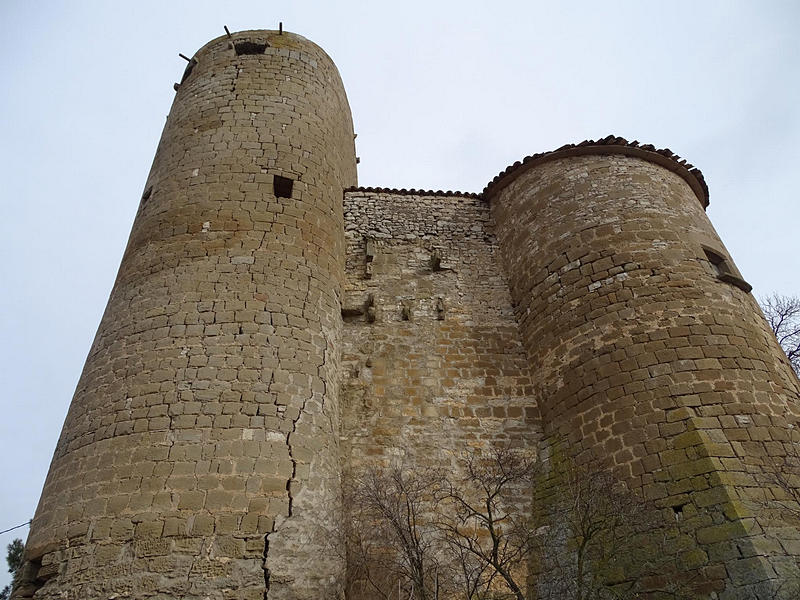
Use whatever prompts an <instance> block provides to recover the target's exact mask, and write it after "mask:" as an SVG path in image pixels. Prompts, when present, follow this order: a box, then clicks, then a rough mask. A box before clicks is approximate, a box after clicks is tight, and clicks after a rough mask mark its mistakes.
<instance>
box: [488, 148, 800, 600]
mask: <svg viewBox="0 0 800 600" xmlns="http://www.w3.org/2000/svg"><path fill="white" fill-rule="evenodd" d="M625 152H626V150H625V149H624V148H618V149H617V151H616V154H611V155H607V156H602V155H601V153H600V152H599V151H596V153H593V152H592V151H589V150H587V151H586V153H585V155H582V156H572V157H565V158H560V159H559V158H558V157H557V156H556V157H554V158H552V160H545V161H543V162H541V163H540V164H536V165H533V166H531V167H529V168H525V167H523V168H522V169H520V171H519V172H518V173H517V174H516V176H515V177H514V178H512V179H511V180H510V181H509V182H508V183H507V184H506V185H505V186H501V187H500V189H496V190H495V191H494V192H493V193H492V197H491V199H490V202H491V205H492V213H493V215H494V216H495V218H496V220H497V223H498V238H499V244H500V248H501V249H502V251H503V252H502V253H503V256H504V259H505V263H506V264H507V265H508V272H509V276H510V287H511V294H512V298H513V299H514V302H515V304H516V306H517V317H518V320H519V323H520V327H521V333H522V337H523V341H524V345H525V347H526V349H527V351H528V355H529V357H530V361H531V368H532V369H533V370H534V372H535V373H536V377H535V394H534V397H535V399H536V401H537V403H538V404H539V407H540V410H541V414H542V426H543V428H544V432H545V436H546V437H547V438H548V440H550V443H555V441H556V440H566V441H567V444H568V448H569V453H570V454H571V455H572V456H573V457H575V459H576V460H577V461H578V462H579V463H580V462H586V461H587V460H589V458H590V457H592V458H600V459H602V460H603V461H604V462H606V463H609V464H611V465H612V467H613V469H614V471H615V473H616V475H617V477H618V478H619V479H620V480H622V481H625V482H627V483H628V484H629V485H630V486H631V487H632V488H633V489H634V490H640V491H641V492H642V493H643V494H644V496H645V497H646V498H648V499H649V500H653V501H655V502H656V503H657V505H658V506H660V507H663V508H664V509H665V510H664V514H665V520H664V523H665V526H667V525H670V526H674V525H675V522H676V520H677V528H678V530H679V532H678V534H677V535H676V536H675V539H676V540H677V542H676V546H675V547H674V548H671V551H674V552H675V553H676V556H677V568H678V570H679V571H681V572H683V573H684V575H685V576H686V577H687V579H691V580H692V581H693V582H694V584H695V592H696V593H697V594H698V595H700V594H702V593H709V592H711V591H717V592H720V591H722V590H723V589H724V590H725V592H724V594H723V596H722V597H731V598H733V597H748V598H749V597H756V596H755V594H757V593H762V594H763V593H765V592H764V590H766V589H767V588H768V587H769V586H770V585H772V584H770V583H769V582H770V581H772V582H773V583H775V582H777V581H779V580H780V579H782V577H784V576H785V575H786V571H785V569H786V568H787V566H788V565H792V564H794V563H793V560H792V559H790V558H789V557H791V556H796V555H797V549H798V545H797V539H796V537H797V531H796V530H792V531H790V532H787V531H786V530H785V528H784V529H780V528H779V529H775V524H774V523H768V522H767V520H766V519H761V520H759V519H758V516H759V514H761V513H763V509H764V506H763V505H760V504H755V503H754V502H753V501H755V500H757V499H759V498H760V499H761V500H762V501H764V500H767V501H768V500H769V498H770V496H769V492H768V491H767V492H766V494H767V495H766V496H765V490H764V487H765V486H764V483H765V482H764V479H763V477H764V473H765V471H766V470H768V468H769V467H770V465H771V464H778V463H779V462H780V461H782V460H783V458H784V457H785V455H786V453H787V450H788V444H787V443H786V442H787V441H788V439H789V433H790V431H791V427H792V423H793V422H794V421H795V420H796V419H797V417H798V416H800V399H799V398H798V381H797V378H796V377H795V375H794V374H793V372H792V371H791V369H790V367H789V365H788V363H787V361H786V359H785V356H784V355H783V353H782V351H781V349H780V347H779V346H778V344H777V342H776V340H775V337H774V335H772V333H771V331H770V330H769V328H768V326H767V324H766V323H765V321H764V318H763V317H762V316H761V313H760V311H759V309H758V306H757V304H756V302H755V300H754V299H753V297H752V296H751V295H749V294H748V293H747V292H748V291H749V286H748V285H747V284H746V283H745V282H744V281H743V280H742V279H741V276H740V275H739V274H738V271H737V270H736V268H735V265H733V263H732V261H731V259H730V257H729V256H728V254H727V251H726V250H725V248H724V246H723V245H722V243H721V242H720V240H719V238H718V237H717V235H716V233H715V232H714V229H713V227H712V226H711V224H710V222H709V221H708V219H707V217H706V215H705V212H704V209H703V200H704V198H702V196H701V197H699V198H698V197H697V196H696V195H695V192H694V191H693V190H692V188H691V187H690V186H689V184H688V183H687V179H688V178H689V174H688V173H683V174H682V175H681V174H680V173H676V172H672V171H670V170H667V169H665V168H663V167H662V166H660V165H658V164H655V161H645V160H642V159H641V158H636V157H632V156H626V155H625ZM556 154H557V153H556ZM603 154H608V152H603ZM656 158H657V157H656ZM720 259H722V261H724V262H720ZM771 461H774V462H771ZM759 477H761V479H759ZM787 533H791V536H790V537H792V538H794V539H786V535H787ZM795 568H796V565H795ZM776 585H777V583H776ZM737 594H741V596H739V595H737ZM759 597H761V596H759Z"/></svg>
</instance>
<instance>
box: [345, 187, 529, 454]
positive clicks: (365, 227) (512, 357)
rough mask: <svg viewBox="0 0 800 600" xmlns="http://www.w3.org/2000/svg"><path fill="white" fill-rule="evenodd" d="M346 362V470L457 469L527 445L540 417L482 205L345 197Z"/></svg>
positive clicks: (468, 200) (427, 198)
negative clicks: (482, 454)
mask: <svg viewBox="0 0 800 600" xmlns="http://www.w3.org/2000/svg"><path fill="white" fill-rule="evenodd" d="M344 214H345V230H346V233H345V238H346V240H347V282H346V286H345V296H344V298H345V299H344V310H345V316H344V322H345V325H344V346H343V362H342V386H341V387H342V398H343V400H342V406H343V409H342V410H343V415H344V420H343V427H342V440H343V445H342V448H343V453H345V456H346V457H347V465H348V466H350V467H354V468H358V467H365V466H368V465H370V464H371V465H388V464H393V463H400V464H405V465H408V466H409V467H417V468H420V469H425V468H429V467H436V468H438V467H442V466H445V465H447V466H450V467H452V468H456V467H457V462H458V461H457V459H458V457H459V456H460V454H461V453H463V452H467V451H473V452H474V451H476V450H479V449H481V448H488V447H491V446H493V445H500V446H503V445H512V446H516V447H519V446H522V445H528V446H530V445H531V444H535V442H536V440H538V437H539V427H538V421H539V416H538V410H537V407H536V405H535V403H534V402H533V399H532V395H531V394H532V390H533V387H532V386H533V381H532V379H531V374H530V372H529V370H528V363H527V358H526V355H525V350H524V348H523V346H522V341H521V339H520V336H519V330H518V328H517V326H516V322H515V319H514V313H513V308H512V306H511V297H510V295H509V293H508V286H507V284H506V279H505V276H504V274H503V270H502V268H501V265H500V259H501V257H500V255H499V253H498V252H497V240H496V238H495V235H494V224H493V222H492V220H491V215H490V213H489V207H488V205H487V204H486V203H485V202H484V201H483V200H481V199H480V198H477V197H474V196H458V195H456V196H444V195H439V196H437V195H416V194H393V193H374V192H360V191H353V192H348V193H347V194H346V196H345V210H344Z"/></svg>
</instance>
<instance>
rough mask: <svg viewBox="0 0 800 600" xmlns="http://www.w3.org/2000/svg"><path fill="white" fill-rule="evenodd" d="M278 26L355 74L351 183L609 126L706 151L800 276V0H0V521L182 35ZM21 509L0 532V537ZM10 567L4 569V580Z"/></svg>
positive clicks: (737, 232) (34, 492) (5, 517)
mask: <svg viewBox="0 0 800 600" xmlns="http://www.w3.org/2000/svg"><path fill="white" fill-rule="evenodd" d="M278 21H283V23H284V27H285V28H286V29H288V30H290V31H294V32H297V33H300V34H301V35H304V36H305V37H307V38H309V39H311V40H313V41H315V42H317V43H318V44H319V45H320V46H322V47H323V48H324V49H325V50H326V51H327V52H328V53H329V54H330V55H331V57H332V58H333V60H334V61H335V62H336V64H337V65H338V67H339V70H340V72H341V74H342V78H343V80H344V84H345V87H346V89H347V92H348V96H349V99H350V104H351V107H352V111H353V118H354V122H355V128H356V132H357V133H358V139H357V151H358V154H359V156H360V157H361V164H360V169H359V179H360V183H361V185H366V186H385V187H407V188H410V187H415V188H422V189H458V190H463V191H480V190H481V189H482V188H483V186H484V185H485V184H486V183H487V182H488V181H489V180H490V179H491V178H492V177H494V176H495V175H496V174H497V173H498V172H499V171H501V170H502V169H504V168H505V167H506V166H507V165H508V164H510V163H512V162H514V161H516V160H519V159H521V158H522V157H524V156H525V155H528V154H532V153H535V152H541V151H545V150H550V149H554V148H556V147H558V146H561V145H563V144H565V143H569V142H579V141H581V140H583V139H585V138H597V137H603V136H605V135H607V134H609V133H614V134H616V135H621V136H624V137H627V138H629V139H638V140H639V141H641V142H642V143H652V144H655V145H656V146H658V147H669V148H670V149H672V150H673V151H674V152H677V153H678V154H680V155H681V156H683V157H685V158H687V159H688V160H689V161H690V162H692V163H693V164H695V165H697V166H698V167H699V168H700V169H702V171H703V173H704V174H705V176H706V180H707V182H708V184H709V187H710V190H711V206H710V208H709V215H710V216H711V219H712V221H713V222H714V224H715V226H716V228H717V230H718V231H719V233H720V235H721V236H722V239H723V241H724V242H725V244H726V245H727V247H728V249H729V250H730V252H731V254H732V256H733V258H734V260H735V261H736V263H737V265H738V267H739V269H740V270H741V272H742V273H743V275H744V277H745V278H746V279H747V280H748V281H749V282H750V283H751V284H753V286H754V294H756V295H763V294H766V293H769V292H773V291H777V292H781V293H784V294H793V295H800V280H799V279H798V277H797V273H798V272H799V271H800V259H799V258H798V252H797V249H796V246H797V231H796V230H797V227H798V217H799V216H800V208H799V207H798V203H797V199H796V195H797V191H796V185H797V184H796V177H797V174H798V164H800V149H798V146H799V145H800V38H798V36H797V35H796V32H797V31H798V28H800V4H798V3H796V2H791V1H787V2H755V1H753V2H734V1H708V0H705V1H703V2H696V1H693V2H686V1H672V2H644V1H641V0H638V1H625V2H621V1H617V2H586V1H583V2H581V1H575V0H573V1H572V2H569V3H558V2H546V3H545V2H534V1H519V2H503V1H499V0H498V1H493V2H475V1H473V2H468V1H463V0H462V1H458V2H456V1H446V2H445V1H441V2H433V1H430V0H428V1H426V2H418V1H404V2H397V3H384V2H379V1H375V0H372V1H363V2H358V1H350V2H346V1H337V2H330V1H324V2H323V1H320V2H312V1H304V2H300V1H295V2H289V1H288V0H287V1H285V2H265V1H264V0H260V1H257V2H219V1H218V0H217V1H213V2H210V1H193V2H165V1H163V0H162V1H161V2H152V1H139V2H136V3H122V2H86V1H84V2H78V1H75V2H46V1H41V0H40V1H39V2H29V1H24V0H4V1H3V2H2V3H1V4H0V22H2V23H3V24H4V34H3V36H2V38H0V81H1V82H2V83H1V84H0V85H2V90H3V91H2V93H0V128H2V129H0V132H1V133H2V140H3V144H2V146H1V147H0V190H2V192H1V193H2V196H0V197H1V198H2V207H3V218H2V220H0V269H1V270H2V272H0V281H1V282H2V286H3V293H2V295H0V336H1V339H2V340H3V344H2V347H0V352H2V357H1V362H0V364H2V369H0V377H1V378H2V379H0V389H2V394H3V395H2V398H3V417H4V418H3V420H2V425H0V444H2V449H1V451H0V460H1V461H2V463H1V465H2V473H1V474H2V481H3V482H4V486H3V487H4V489H3V491H2V492H0V530H1V529H4V528H6V527H7V526H12V525H16V524H18V523H21V522H24V521H26V520H27V519H29V518H30V516H32V514H33V511H34V509H35V506H36V502H37V500H38V497H39V492H40V491H41V486H42V483H43V480H44V476H45V474H46V470H47V467H48V465H49V461H50V457H51V455H52V452H53V448H54V446H55V443H56V441H57V437H58V433H59V431H60V427H61V423H62V421H63V419H64V415H65V413H66V410H67V406H68V403H69V400H70V398H71V396H72V393H73V390H74V387H75V384H76V383H77V380H78V377H79V375H80V371H81V368H82V366H83V361H84V359H85V357H86V354H87V352H88V349H89V346H90V344H91V340H92V337H93V335H94V332H95V329H96V328H97V325H98V323H99V321H100V317H101V315H102V311H103V308H104V306H105V302H106V300H107V297H108V293H109V291H110V289H111V286H112V284H113V281H114V277H115V274H116V270H117V267H118V265H119V260H120V258H121V256H122V251H123V249H124V246H125V243H126V240H127V236H128V232H129V230H130V226H131V223H132V221H133V216H134V214H135V211H136V208H137V205H138V202H139V197H140V196H141V193H142V186H143V184H144V181H145V178H146V176H147V172H148V169H149V167H150V162H151V160H152V158H153V155H154V152H155V148H156V144H157V142H158V138H159V136H160V134H161V129H162V127H163V125H164V119H165V117H166V115H167V113H168V112H169V107H170V103H171V101H172V97H173V95H174V92H173V90H172V84H173V82H175V81H178V80H179V79H180V76H181V73H182V71H183V68H184V66H185V63H184V61H183V60H181V59H180V58H179V57H178V54H177V53H178V52H183V53H184V54H187V55H191V54H192V53H193V52H194V51H195V50H197V49H198V48H199V47H200V46H202V45H203V44H204V43H205V42H207V41H208V40H210V39H212V38H214V37H216V36H218V35H221V34H222V33H223V29H222V27H223V25H228V27H229V28H230V29H231V30H241V29H255V28H277V25H278ZM15 534H16V535H20V534H22V535H21V537H25V535H27V530H25V529H23V530H20V531H17V532H13V533H10V534H5V535H3V536H0V544H1V545H2V546H0V548H2V554H3V556H4V554H5V544H7V543H8V542H9V541H10V540H11V539H12V538H13V537H14V536H15ZM3 579H6V577H5V574H3V577H2V578H0V585H1V584H2V582H3Z"/></svg>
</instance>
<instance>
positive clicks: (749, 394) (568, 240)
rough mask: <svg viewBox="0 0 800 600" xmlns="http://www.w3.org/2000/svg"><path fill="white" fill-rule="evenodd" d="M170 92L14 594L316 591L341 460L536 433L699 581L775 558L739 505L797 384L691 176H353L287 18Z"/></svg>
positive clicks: (604, 152) (767, 456) (199, 595)
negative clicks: (411, 180)
mask: <svg viewBox="0 0 800 600" xmlns="http://www.w3.org/2000/svg"><path fill="white" fill-rule="evenodd" d="M176 90H177V95H176V98H175V101H174V104H173V106H172V109H171V111H170V114H169V117H168V120H167V123H166V126H165V129H164V133H163V135H162V138H161V141H160V143H159V146H158V150H157V152H156V156H155V160H154V162H153V166H152V169H151V172H150V175H149V177H148V179H147V182H146V184H145V189H144V194H143V196H142V199H141V204H140V207H139V211H138V214H137V216H136V220H135V222H134V224H133V229H132V232H131V235H130V239H129V241H128V246H127V248H126V251H125V255H124V257H123V260H122V264H121V266H120V270H119V274H118V276H117V280H116V283H115V285H114V289H113V291H112V293H111V298H110V299H109V302H108V307H107V308H106V312H105V315H104V316H103V319H102V321H101V323H100V327H99V330H98V332H97V336H96V338H95V341H94V343H93V345H92V348H91V351H90V353H89V356H88V359H87V361H86V366H85V368H84V371H83V374H82V377H81V379H80V381H79V383H78V388H77V391H76V393H75V397H74V399H73V401H72V405H71V407H70V410H69V413H68V415H67V418H66V421H65V424H64V428H63V431H62V434H61V437H60V439H59V442H58V445H57V447H56V451H55V455H54V457H53V462H52V464H51V467H50V471H49V474H48V477H47V480H46V483H45V486H44V490H43V492H42V497H41V500H40V503H39V506H38V509H37V511H36V516H35V518H34V520H33V523H32V526H31V533H30V536H29V539H28V541H27V546H26V555H25V558H26V563H25V567H24V573H23V576H22V584H21V585H20V586H19V587H18V589H17V590H16V591H15V593H14V597H15V598H37V599H44V598H47V599H56V598H76V599H77V598H81V599H84V598H86V599H88V598H137V599H139V598H190V599H198V600H199V599H206V598H208V599H214V600H217V599H223V598H225V599H228V598H240V599H252V600H255V599H259V600H261V599H262V598H266V597H267V595H268V597H269V598H270V600H275V599H306V598H308V599H311V598H315V599H321V598H337V597H339V594H340V580H341V574H342V572H343V570H344V568H345V567H344V564H343V561H342V560H341V559H339V558H337V554H336V553H335V552H331V551H329V549H327V548H325V547H323V546H322V545H321V544H320V543H319V540H318V538H317V537H316V536H315V533H316V532H318V531H319V530H321V529H324V528H325V527H326V525H328V524H330V523H331V521H334V520H335V519H336V515H337V513H338V511H339V510H341V506H340V504H341V500H340V497H341V490H340V485H341V473H342V470H343V468H345V467H347V466H353V465H355V466H359V465H364V464H369V463H370V462H371V461H386V460H392V459H393V458H397V457H400V456H402V457H403V458H404V460H407V461H410V462H411V463H412V464H418V465H419V466H421V467H424V466H425V465H426V464H429V463H435V462H437V461H440V460H442V457H445V456H450V455H452V453H454V452H458V451H459V450H463V449H465V448H474V447H479V446H481V445H485V444H489V443H495V442H497V443H505V442H508V443H514V444H517V445H520V444H521V445H526V446H528V447H531V448H537V447H538V448H542V449H547V448H548V447H549V444H551V443H553V440H555V439H566V440H567V441H568V442H569V448H570V453H571V454H572V455H574V456H576V457H579V456H581V455H582V454H585V453H588V452H591V453H595V454H600V455H602V456H603V457H605V458H606V459H607V461H608V463H609V464H610V465H612V466H613V469H614V473H615V474H616V476H617V477H619V478H620V479H621V480H623V481H625V482H626V483H627V484H628V485H629V486H630V487H631V488H632V489H634V490H638V491H640V492H641V493H642V494H643V495H644V496H646V497H647V498H649V499H651V500H653V501H655V502H656V504H657V505H658V506H659V507H661V508H662V509H663V510H664V511H665V513H666V514H668V515H672V514H673V513H674V515H675V518H678V517H680V523H679V527H680V531H681V534H682V540H683V541H682V543H681V545H680V548H677V549H676V550H675V552H676V554H679V557H678V558H679V560H680V561H682V562H680V564H682V565H683V567H684V570H685V572H687V573H690V574H691V576H692V577H694V578H695V581H697V582H698V587H697V589H698V590H699V592H701V593H703V594H709V593H712V592H714V593H719V594H720V595H721V597H730V598H739V597H751V596H748V595H747V594H749V593H751V592H753V590H760V589H766V588H765V587H764V586H767V585H768V584H769V583H770V582H774V581H779V580H780V578H781V577H782V576H784V575H785V569H786V568H787V565H792V564H794V563H793V560H794V559H795V558H796V557H797V555H799V554H800V540H798V539H797V537H798V534H797V530H796V529H791V528H790V529H787V528H785V527H783V528H780V527H779V526H778V525H776V524H774V523H773V522H767V520H766V519H761V520H759V515H758V514H751V513H750V512H748V509H747V503H748V502H749V501H751V500H753V499H754V498H756V497H757V496H758V495H759V494H761V495H762V496H763V492H764V489H765V483H764V481H763V479H759V475H760V474H761V473H762V472H763V469H764V466H765V465H768V464H770V461H773V460H779V459H781V457H782V456H784V455H785V453H786V442H787V440H788V439H789V437H788V436H789V433H790V432H791V427H792V425H793V423H794V421H795V420H796V419H797V418H798V417H800V384H798V380H797V378H796V377H795V375H794V374H793V372H792V371H791V368H790V366H789V364H788V362H787V361H786V360H785V357H784V355H783V353H782V352H781V350H780V348H779V346H778V345H777V342H776V340H775V338H774V336H773V335H772V333H771V331H770V330H769V328H768V326H767V325H766V323H765V321H764V319H763V317H762V316H761V314H760V311H759V309H758V306H757V304H756V302H755V301H754V299H753V298H752V296H751V295H750V294H749V291H750V286H749V285H747V283H746V282H745V281H744V280H743V279H742V277H741V275H740V274H739V273H738V271H737V269H736V267H735V266H734V264H733V262H732V260H731V258H730V257H729V255H728V253H727V251H726V250H725V248H724V246H723V245H722V243H721V241H720V240H719V238H718V236H717V235H716V233H715V232H714V229H713V227H712V226H711V224H710V222H709V220H708V218H707V217H706V214H705V207H706V206H707V204H708V191H707V188H706V186H705V182H704V180H703V177H702V175H701V174H700V172H699V171H698V170H696V169H694V168H692V167H691V165H688V164H686V162H685V161H683V160H680V159H679V158H678V157H677V156H675V155H674V154H672V153H671V152H670V151H668V150H656V149H655V148H654V147H652V146H641V145H638V144H637V143H635V142H633V143H628V142H627V141H626V140H624V139H622V138H615V137H608V138H605V139H603V140H599V141H595V142H592V141H589V142H584V143H581V144H578V145H577V146H573V145H570V146H565V147H563V148H560V149H558V150H556V151H554V152H548V153H544V154H539V155H534V156H531V157H528V158H526V159H525V160H524V161H522V162H520V163H516V164H514V165H513V166H511V167H509V168H508V169H506V170H505V171H504V172H503V173H501V174H500V175H499V176H498V177H496V178H495V179H494V181H492V182H491V183H490V184H489V185H488V186H487V188H486V189H485V190H484V191H483V193H481V194H463V193H458V192H423V191H416V190H410V191H409V190H388V189H371V188H370V189H365V188H358V187H356V185H357V182H356V157H355V150H354V135H353V126H352V120H351V116H350V110H349V107H348V103H347V99H346V96H345V92H344V89H343V86H342V83H341V80H340V78H339V74H338V72H337V70H336V67H335V66H334V64H333V63H332V62H331V60H330V58H328V56H327V55H326V54H325V53H324V52H323V51H322V50H321V49H320V48H319V47H317V46H316V45H314V44H313V43H311V42H309V41H307V40H305V39H304V38H302V37H300V36H298V35H295V34H289V33H286V32H277V31H246V32H240V33H236V34H233V35H232V36H230V37H228V36H223V37H220V38H218V39H215V40H213V41H211V42H209V43H208V44H207V45H206V46H204V47H203V48H202V49H200V50H199V51H198V52H197V54H195V56H194V58H193V59H192V60H191V62H190V63H189V65H188V67H187V69H186V72H185V74H184V76H183V81H181V83H180V84H179V85H176ZM777 533H779V535H777ZM759 586H760V587H759ZM737 594H739V595H737ZM752 597H755V596H752Z"/></svg>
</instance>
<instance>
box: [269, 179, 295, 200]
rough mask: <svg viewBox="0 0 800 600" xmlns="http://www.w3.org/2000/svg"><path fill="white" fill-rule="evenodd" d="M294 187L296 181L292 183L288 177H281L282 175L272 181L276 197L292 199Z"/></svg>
mask: <svg viewBox="0 0 800 600" xmlns="http://www.w3.org/2000/svg"><path fill="white" fill-rule="evenodd" d="M293 185H294V181H292V180H291V179H289V178H288V177H281V176H280V175H275V177H274V178H273V180H272V189H273V190H274V192H275V197H276V198H291V197H292V186H293Z"/></svg>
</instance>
